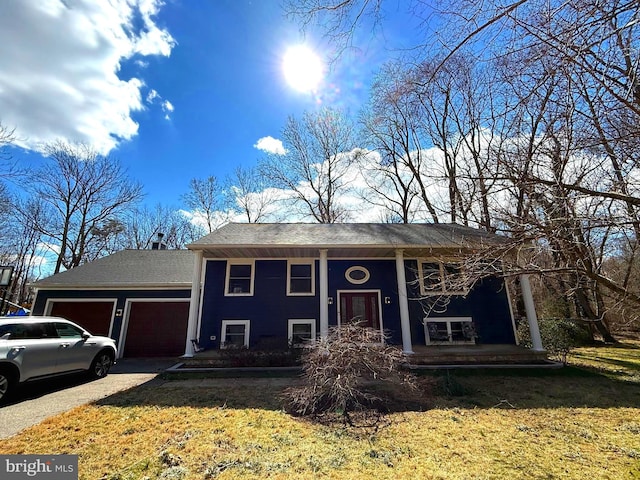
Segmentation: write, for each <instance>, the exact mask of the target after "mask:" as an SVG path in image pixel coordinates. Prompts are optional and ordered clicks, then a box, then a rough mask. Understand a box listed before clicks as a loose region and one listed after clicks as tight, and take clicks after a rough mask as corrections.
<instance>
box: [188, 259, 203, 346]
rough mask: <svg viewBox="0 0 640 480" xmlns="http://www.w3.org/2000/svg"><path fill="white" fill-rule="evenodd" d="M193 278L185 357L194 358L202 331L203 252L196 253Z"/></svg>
mask: <svg viewBox="0 0 640 480" xmlns="http://www.w3.org/2000/svg"><path fill="white" fill-rule="evenodd" d="M194 256H195V257H194V262H193V277H192V280H191V295H190V296H189V317H188V322H187V338H186V339H185V346H184V354H183V356H184V357H193V354H194V353H195V346H194V344H193V340H197V339H198V332H199V331H200V308H201V305H202V290H204V289H203V288H202V267H203V265H204V261H203V258H202V252H200V251H198V252H194Z"/></svg>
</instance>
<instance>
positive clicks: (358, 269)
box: [344, 265, 371, 285]
mask: <svg viewBox="0 0 640 480" xmlns="http://www.w3.org/2000/svg"><path fill="white" fill-rule="evenodd" d="M352 272H363V273H364V278H363V279H361V280H357V279H355V278H351V277H350V276H349V274H350V273H352ZM344 278H346V279H347V282H349V283H351V284H352V285H363V284H365V283H367V282H368V281H369V279H370V278H371V273H369V269H367V268H365V267H363V266H361V265H354V266H352V267H349V268H347V270H346V271H345V272H344Z"/></svg>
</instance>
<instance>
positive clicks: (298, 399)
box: [285, 323, 415, 423]
mask: <svg viewBox="0 0 640 480" xmlns="http://www.w3.org/2000/svg"><path fill="white" fill-rule="evenodd" d="M383 340H384V339H383V338H381V333H380V330H378V329H374V328H369V327H363V326H361V325H359V324H358V323H347V324H344V325H341V326H339V327H332V328H330V329H329V334H328V335H327V336H325V337H322V338H320V339H319V340H317V341H315V342H314V343H313V344H312V345H311V346H310V347H309V349H308V351H307V352H306V353H305V354H303V357H302V365H303V377H304V380H305V384H304V385H303V386H300V387H292V388H289V389H287V390H286V391H285V399H286V400H287V402H288V406H289V410H290V411H291V412H293V413H296V414H299V415H312V414H320V413H328V412H334V413H339V414H342V415H343V416H344V419H345V420H346V421H347V422H349V423H351V417H350V414H352V413H353V412H356V411H365V410H366V411H375V412H378V413H380V412H383V411H385V410H386V409H388V403H389V401H391V400H392V397H394V396H396V395H397V394H398V392H399V391H406V390H408V389H415V379H414V377H413V376H412V375H411V374H409V373H408V372H406V371H405V370H404V369H403V368H402V365H403V364H404V363H405V358H404V354H403V353H402V351H401V350H400V349H399V348H397V347H394V346H391V345H387V344H386V343H385V342H384V341H383Z"/></svg>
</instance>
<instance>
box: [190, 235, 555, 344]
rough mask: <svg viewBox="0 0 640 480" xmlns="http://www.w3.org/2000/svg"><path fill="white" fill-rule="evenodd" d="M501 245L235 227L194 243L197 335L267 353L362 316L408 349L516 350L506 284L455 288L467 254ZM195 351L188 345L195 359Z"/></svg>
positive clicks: (474, 239)
mask: <svg viewBox="0 0 640 480" xmlns="http://www.w3.org/2000/svg"><path fill="white" fill-rule="evenodd" d="M500 241H502V239H501V237H498V236H496V235H492V234H489V233H487V232H484V231H481V230H477V229H473V228H469V227H464V226H460V225H454V224H244V223H243V224H239V223H238V224H229V225H226V226H224V227H222V228H220V229H219V230H217V231H215V232H213V233H211V234H209V235H207V236H206V237H204V238H202V239H200V240H198V241H197V242H195V243H193V244H191V245H189V246H188V248H189V249H190V250H191V251H192V252H194V253H195V256H194V257H195V258H194V277H193V287H192V291H191V293H192V296H191V308H190V317H189V331H188V334H187V336H188V337H189V338H191V339H197V344H198V345H199V346H200V347H202V348H205V349H217V348H227V347H230V346H235V347H238V346H240V347H246V348H250V349H251V348H262V347H263V346H268V345H274V344H275V345H278V344H279V345H287V344H289V345H291V344H296V343H300V342H303V341H304V340H307V339H314V338H316V337H317V336H318V335H326V334H327V332H328V329H329V327H330V326H332V325H340V324H342V323H343V322H350V321H353V320H358V321H361V322H363V324H365V325H367V326H370V327H373V328H379V329H380V330H381V332H385V333H386V334H387V335H388V342H390V343H393V344H398V345H401V346H402V348H403V350H404V352H406V353H413V351H414V346H421V347H423V346H430V345H438V346H442V345H460V344H463V345H464V344H485V345H487V344H500V345H504V344H511V345H515V344H517V338H516V332H515V322H514V316H513V312H512V309H511V302H510V299H509V292H508V290H507V288H506V286H505V283H504V280H503V279H502V278H500V277H497V276H496V277H489V278H485V279H483V280H482V281H480V282H479V283H477V284H475V285H474V287H473V288H472V289H470V290H468V291H467V290H466V289H464V288H463V287H461V286H460V285H459V284H458V285H457V286H456V287H455V288H456V290H453V291H452V290H449V282H447V277H448V276H453V273H454V272H457V273H458V274H459V273H460V272H459V271H458V270H459V269H460V268H461V267H460V260H461V258H463V257H464V255H468V254H469V253H471V252H473V251H475V250H477V249H478V248H480V247H486V246H488V245H492V244H496V243H497V242H500ZM523 285H524V284H523ZM526 286H527V287H528V283H527V284H526ZM199 287H200V288H199ZM525 293H526V294H527V295H528V296H529V297H530V291H528V292H525ZM527 295H525V296H527ZM529 307H531V308H530V309H529V311H528V312H529V313H530V315H529V317H531V318H530V321H533V322H534V323H535V322H536V319H535V310H534V309H533V303H531V304H530V305H529ZM534 327H535V329H536V330H537V323H536V325H534ZM534 336H535V335H534ZM534 347H537V348H538V349H539V350H542V346H541V345H540V344H539V342H538V343H537V344H536V345H534ZM193 353H194V351H193V348H192V347H191V346H190V344H189V343H187V345H186V352H185V354H186V355H187V356H189V355H193Z"/></svg>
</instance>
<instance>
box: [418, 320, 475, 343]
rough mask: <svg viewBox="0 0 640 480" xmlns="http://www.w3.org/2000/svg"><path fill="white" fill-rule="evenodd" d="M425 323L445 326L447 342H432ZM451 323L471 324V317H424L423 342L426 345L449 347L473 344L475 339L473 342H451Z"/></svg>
mask: <svg viewBox="0 0 640 480" xmlns="http://www.w3.org/2000/svg"><path fill="white" fill-rule="evenodd" d="M427 322H439V323H446V324H447V336H448V337H449V338H448V340H447V341H446V342H445V341H444V340H443V341H442V342H432V341H431V338H430V336H429V329H428V328H427ZM451 322H471V323H472V324H473V318H472V317H425V318H424V342H425V344H426V345H434V344H436V345H442V344H443V343H446V344H449V345H467V344H472V345H473V344H475V343H476V340H475V337H474V339H473V340H456V341H454V340H452V338H451Z"/></svg>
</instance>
